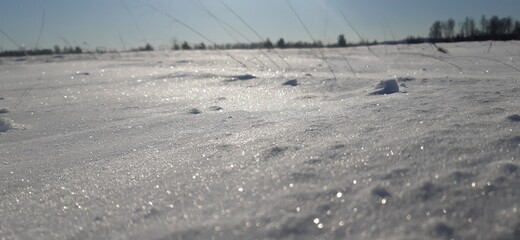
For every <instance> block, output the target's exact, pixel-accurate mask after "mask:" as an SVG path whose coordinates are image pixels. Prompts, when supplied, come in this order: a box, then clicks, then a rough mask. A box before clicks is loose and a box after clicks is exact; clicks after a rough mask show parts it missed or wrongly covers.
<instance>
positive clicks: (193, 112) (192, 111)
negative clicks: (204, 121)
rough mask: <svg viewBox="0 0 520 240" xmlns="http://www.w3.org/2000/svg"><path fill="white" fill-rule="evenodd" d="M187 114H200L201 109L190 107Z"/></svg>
mask: <svg viewBox="0 0 520 240" xmlns="http://www.w3.org/2000/svg"><path fill="white" fill-rule="evenodd" d="M188 113H189V114H194V115H197V114H201V113H202V111H201V110H199V109H198V108H192V109H190V110H189V111H188Z"/></svg>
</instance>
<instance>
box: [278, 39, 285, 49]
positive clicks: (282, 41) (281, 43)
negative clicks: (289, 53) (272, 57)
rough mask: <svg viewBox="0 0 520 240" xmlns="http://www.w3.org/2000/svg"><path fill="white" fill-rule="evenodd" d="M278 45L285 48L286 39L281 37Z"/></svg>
mask: <svg viewBox="0 0 520 240" xmlns="http://www.w3.org/2000/svg"><path fill="white" fill-rule="evenodd" d="M276 47H278V48H285V40H283V38H280V40H278V42H277V43H276Z"/></svg>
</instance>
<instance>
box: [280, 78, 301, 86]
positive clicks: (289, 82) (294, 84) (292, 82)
mask: <svg viewBox="0 0 520 240" xmlns="http://www.w3.org/2000/svg"><path fill="white" fill-rule="evenodd" d="M282 85H284V86H293V87H296V86H298V80H296V79H291V80H289V81H287V82H284V83H283V84H282Z"/></svg>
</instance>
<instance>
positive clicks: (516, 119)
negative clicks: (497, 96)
mask: <svg viewBox="0 0 520 240" xmlns="http://www.w3.org/2000/svg"><path fill="white" fill-rule="evenodd" d="M507 119H509V121H511V122H520V115H518V114H513V115H511V116H509V117H507Z"/></svg>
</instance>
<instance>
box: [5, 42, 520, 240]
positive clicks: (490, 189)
mask: <svg viewBox="0 0 520 240" xmlns="http://www.w3.org/2000/svg"><path fill="white" fill-rule="evenodd" d="M439 45H441V44H439ZM488 45H489V43H486V42H482V43H453V44H442V47H443V48H446V49H447V50H449V52H450V55H449V56H446V55H441V53H438V52H437V50H436V49H435V48H434V47H432V46H430V45H426V44H425V45H395V46H386V47H385V46H377V47H373V48H372V49H373V50H374V51H375V52H377V55H378V56H379V57H375V56H373V55H372V54H370V53H369V52H368V51H367V49H366V48H363V47H359V48H346V49H327V50H324V55H325V56H326V57H327V60H328V62H329V63H330V65H331V68H332V69H333V70H334V73H335V75H336V76H337V78H336V79H334V78H333V77H332V74H331V73H330V72H329V70H328V67H327V66H326V64H325V63H324V62H323V61H322V60H321V59H319V58H316V56H318V55H319V54H317V51H316V50H312V49H290V50H277V51H278V52H279V54H280V55H281V56H283V57H284V60H286V61H287V62H288V63H290V65H291V66H292V68H289V69H276V67H275V66H270V68H271V69H269V68H265V67H262V65H267V66H269V62H268V61H267V59H264V58H263V57H262V56H260V55H259V56H258V57H259V59H260V60H263V61H264V64H260V63H259V62H256V61H258V60H256V59H254V60H252V59H249V56H250V55H251V53H256V52H255V51H254V50H251V51H245V50H244V51H229V53H230V54H231V55H233V57H235V58H237V59H240V60H241V61H243V62H244V63H246V64H247V65H248V68H243V67H242V66H241V65H239V64H237V63H236V62H234V61H233V60H232V59H229V58H228V57H227V56H225V55H223V54H221V53H220V52H212V51H179V52H154V53H151V54H149V53H124V54H114V55H110V54H103V55H89V54H85V55H70V56H63V58H53V57H30V58H28V59H26V60H25V61H17V60H16V59H9V58H5V59H2V62H1V63H0V72H1V73H0V76H1V80H0V86H1V88H0V96H2V100H1V101H0V104H1V106H2V107H3V108H4V107H5V108H6V109H7V108H8V109H9V111H8V112H6V113H2V115H1V119H2V122H1V124H0V126H1V127H2V128H6V129H7V128H8V129H7V130H8V131H4V132H2V133H1V134H0V139H1V140H0V178H1V181H0V215H1V216H2V217H1V218H0V238H5V239H66V238H71V239H212V238H213V239H517V238H519V237H520V215H519V214H520V212H519V208H520V204H519V202H518V199H520V189H519V188H518V187H517V186H518V185H519V184H520V170H519V165H520V163H519V156H520V125H519V121H518V115H519V114H520V108H519V106H520V98H519V93H520V85H519V81H520V79H519V78H518V71H517V70H515V68H518V66H519V64H520V57H519V56H520V54H519V53H520V44H519V43H518V42H495V43H493V51H492V52H490V53H486V49H487V46H488ZM343 56H345V57H347V58H348V59H349V62H350V65H352V68H353V69H354V70H355V74H353V73H352V72H350V68H349V66H348V64H347V63H346V62H345V60H344V59H343ZM273 59H276V58H273ZM279 61H280V60H279ZM280 65H283V64H281V63H280ZM388 79H391V80H393V81H391V82H394V83H396V84H397V83H398V84H399V86H398V87H397V88H399V90H400V91H398V92H395V93H393V94H381V95H371V94H370V93H371V92H373V91H374V86H376V85H377V84H378V83H380V82H381V81H382V80H388ZM246 80H247V81H246ZM293 80H294V81H293ZM287 82H291V83H295V84H289V86H286V85H287V84H286V85H284V83H287ZM393 87H394V88H395V86H393ZM383 89H385V88H383ZM14 123H16V124H14ZM10 124H11V125H10ZM12 124H14V127H7V126H13V125H12Z"/></svg>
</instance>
